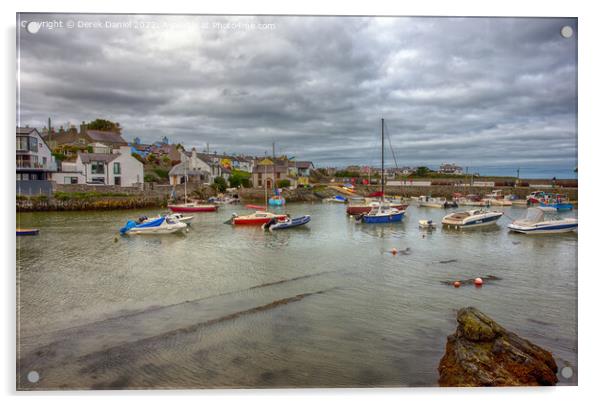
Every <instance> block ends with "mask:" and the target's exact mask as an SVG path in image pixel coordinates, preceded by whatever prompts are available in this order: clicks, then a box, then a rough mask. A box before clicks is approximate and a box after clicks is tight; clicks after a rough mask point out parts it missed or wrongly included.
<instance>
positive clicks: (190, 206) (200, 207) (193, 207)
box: [167, 160, 217, 213]
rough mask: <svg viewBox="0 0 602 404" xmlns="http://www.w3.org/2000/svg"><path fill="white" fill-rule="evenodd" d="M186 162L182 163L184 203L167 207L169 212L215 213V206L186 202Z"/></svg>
mask: <svg viewBox="0 0 602 404" xmlns="http://www.w3.org/2000/svg"><path fill="white" fill-rule="evenodd" d="M187 166H188V160H186V162H185V163H184V203H180V204H171V205H167V207H168V208H169V210H171V211H172V212H174V213H196V212H215V211H217V205H214V204H201V203H198V202H188V188H187V184H188V170H187Z"/></svg>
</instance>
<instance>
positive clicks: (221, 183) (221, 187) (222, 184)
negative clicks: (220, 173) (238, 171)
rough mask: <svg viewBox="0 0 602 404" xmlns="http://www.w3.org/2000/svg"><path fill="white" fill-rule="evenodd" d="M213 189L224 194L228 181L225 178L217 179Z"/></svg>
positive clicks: (214, 181)
mask: <svg viewBox="0 0 602 404" xmlns="http://www.w3.org/2000/svg"><path fill="white" fill-rule="evenodd" d="M213 187H214V188H215V190H216V191H219V192H224V191H225V190H226V188H227V187H228V185H227V184H226V180H225V179H224V177H215V179H214V180H213Z"/></svg>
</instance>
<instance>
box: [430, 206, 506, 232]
mask: <svg viewBox="0 0 602 404" xmlns="http://www.w3.org/2000/svg"><path fill="white" fill-rule="evenodd" d="M502 215H503V213H502V212H497V211H494V210H481V209H474V210H467V211H465V212H454V213H450V214H449V215H447V216H445V217H443V220H442V221H441V223H442V224H443V225H446V226H449V227H452V228H454V229H466V228H473V227H482V226H489V225H492V224H495V223H496V222H497V221H498V219H499V218H500V217H502Z"/></svg>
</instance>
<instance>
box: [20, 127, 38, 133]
mask: <svg viewBox="0 0 602 404" xmlns="http://www.w3.org/2000/svg"><path fill="white" fill-rule="evenodd" d="M34 130H35V131H36V132H37V131H38V130H37V129H36V128H19V127H17V135H29V134H30V133H31V132H33V131H34Z"/></svg>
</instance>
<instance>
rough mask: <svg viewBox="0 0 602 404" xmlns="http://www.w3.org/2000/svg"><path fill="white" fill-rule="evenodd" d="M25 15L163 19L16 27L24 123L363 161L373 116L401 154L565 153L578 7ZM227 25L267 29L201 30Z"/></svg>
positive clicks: (562, 157)
mask: <svg viewBox="0 0 602 404" xmlns="http://www.w3.org/2000/svg"><path fill="white" fill-rule="evenodd" d="M26 17H27V19H29V20H34V19H36V18H38V19H45V20H50V19H55V18H56V19H62V20H67V19H71V20H83V21H96V20H102V21H105V20H106V21H111V22H127V21H136V22H140V21H155V22H158V23H160V24H162V23H168V24H170V25H171V26H170V28H165V29H163V28H159V29H149V30H140V29H138V30H136V29H129V30H128V29H96V30H87V29H73V30H59V29H57V30H52V31H47V30H46V31H44V30H41V31H40V32H38V33H37V34H35V35H32V34H28V33H26V32H25V31H21V32H20V45H21V49H20V57H21V77H22V79H21V100H22V105H21V116H20V121H21V122H22V123H23V124H29V125H31V126H40V127H41V126H43V125H44V123H45V121H46V119H47V117H48V116H51V117H52V119H53V121H54V122H56V123H57V124H65V123H67V121H71V123H74V124H77V123H78V122H79V121H81V120H89V119H94V118H96V117H103V118H107V119H113V120H116V121H118V122H120V123H121V125H122V126H123V127H124V131H125V135H126V137H129V138H133V137H134V136H140V137H141V138H142V139H143V140H144V141H154V140H156V139H157V138H158V137H159V136H160V135H163V134H165V135H167V136H169V137H170V138H172V139H173V141H176V142H181V143H183V144H185V145H187V146H190V147H191V146H196V147H197V148H199V147H200V148H202V147H204V145H205V144H206V143H207V142H208V143H210V145H211V148H212V149H214V148H215V149H217V150H219V151H229V152H245V153H256V154H263V152H264V151H265V150H266V149H269V148H270V144H271V142H272V141H276V142H277V147H278V149H279V150H282V151H286V152H287V153H289V154H293V155H295V156H297V157H298V158H304V159H312V160H314V161H315V162H317V163H318V164H321V165H339V166H340V165H346V164H364V163H373V162H371V161H370V162H366V159H367V156H370V158H372V157H371V156H372V155H373V154H374V153H372V150H367V149H369V148H375V147H376V146H377V140H378V133H379V127H378V125H379V118H380V117H381V116H382V117H384V118H385V119H386V121H387V126H388V132H389V134H390V136H391V139H392V142H393V145H394V148H395V152H396V156H397V160H398V162H399V163H400V164H402V165H417V164H430V165H436V164H439V163H441V162H443V161H455V162H456V163H458V164H461V165H464V166H466V165H471V166H475V165H512V164H514V163H516V164H518V163H520V164H522V165H524V164H532V165H533V166H545V165H549V166H554V167H563V168H571V167H574V166H575V165H576V145H577V133H576V113H577V87H576V80H577V60H576V49H577V48H576V35H575V37H574V38H571V39H564V38H562V37H561V36H560V34H559V32H560V28H561V27H562V26H563V25H571V26H572V27H573V28H574V30H575V33H576V34H577V21H576V19H558V18H409V17H404V18H383V17H379V18H371V17H353V18H351V17H348V18H343V17H270V16H261V17H224V16H222V17H219V16H127V15H112V16H98V15H31V14H28V15H26ZM228 22H230V23H232V22H235V23H242V24H245V23H268V24H275V26H276V28H275V29H273V30H258V29H254V30H244V29H243V30H228V29H222V30H219V29H213V28H211V27H212V24H213V23H221V24H226V23H228ZM202 23H207V24H208V26H209V28H208V29H204V28H202V27H201V24H202ZM376 154H377V153H376ZM389 160H390V159H389ZM391 164H392V161H388V165H391Z"/></svg>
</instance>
